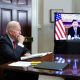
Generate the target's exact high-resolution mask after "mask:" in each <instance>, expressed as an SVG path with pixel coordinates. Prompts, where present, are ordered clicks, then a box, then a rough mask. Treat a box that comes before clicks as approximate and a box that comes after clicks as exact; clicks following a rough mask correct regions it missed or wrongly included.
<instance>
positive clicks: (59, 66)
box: [34, 61, 68, 70]
mask: <svg viewBox="0 0 80 80" xmlns="http://www.w3.org/2000/svg"><path fill="white" fill-rule="evenodd" d="M67 66H68V63H58V62H55V61H54V62H42V63H40V64H38V65H36V66H34V67H35V68H38V69H48V70H63V69H65V68H66V67H67Z"/></svg>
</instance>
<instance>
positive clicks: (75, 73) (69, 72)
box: [0, 54, 80, 78]
mask: <svg viewBox="0 0 80 80" xmlns="http://www.w3.org/2000/svg"><path fill="white" fill-rule="evenodd" d="M54 61H57V62H60V63H62V62H63V63H64V62H66V63H68V66H67V67H66V69H64V70H62V71H55V70H46V69H36V68H34V67H33V66H29V67H13V66H8V63H7V64H4V65H1V66H0V67H1V68H2V69H9V70H15V71H22V72H23V71H25V72H27V71H31V72H35V73H39V74H44V75H50V76H61V77H74V78H80V55H73V54H72V55H69V54H68V55H62V54H58V55H55V57H54Z"/></svg>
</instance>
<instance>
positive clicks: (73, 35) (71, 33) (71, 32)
mask: <svg viewBox="0 0 80 80" xmlns="http://www.w3.org/2000/svg"><path fill="white" fill-rule="evenodd" d="M68 39H80V27H79V24H78V22H77V20H73V21H72V26H71V27H70V28H69V29H68Z"/></svg>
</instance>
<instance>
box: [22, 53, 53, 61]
mask: <svg viewBox="0 0 80 80" xmlns="http://www.w3.org/2000/svg"><path fill="white" fill-rule="evenodd" d="M51 53H52V52H45V53H35V54H32V55H30V56H22V57H21V60H25V59H30V58H36V57H43V56H46V55H47V54H51Z"/></svg>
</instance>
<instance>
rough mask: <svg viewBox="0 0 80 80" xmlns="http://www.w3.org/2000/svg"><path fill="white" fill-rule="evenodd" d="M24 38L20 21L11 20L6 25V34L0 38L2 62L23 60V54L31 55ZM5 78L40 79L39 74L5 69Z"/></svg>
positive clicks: (7, 79) (0, 59)
mask: <svg viewBox="0 0 80 80" xmlns="http://www.w3.org/2000/svg"><path fill="white" fill-rule="evenodd" d="M24 40H25V37H24V36H23V35H22V34H21V26H20V24H19V22H17V21H10V22H9V23H8V24H7V27H6V35H5V36H3V37H2V38H1V39H0V64H4V63H6V62H11V61H18V60H21V58H20V57H21V56H23V55H26V56H29V55H30V51H29V50H28V49H27V48H26V47H25V46H24V45H23V42H24ZM14 43H15V44H14ZM4 78H5V79H6V80H26V79H29V80H38V75H37V74H35V73H22V72H14V71H4Z"/></svg>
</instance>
